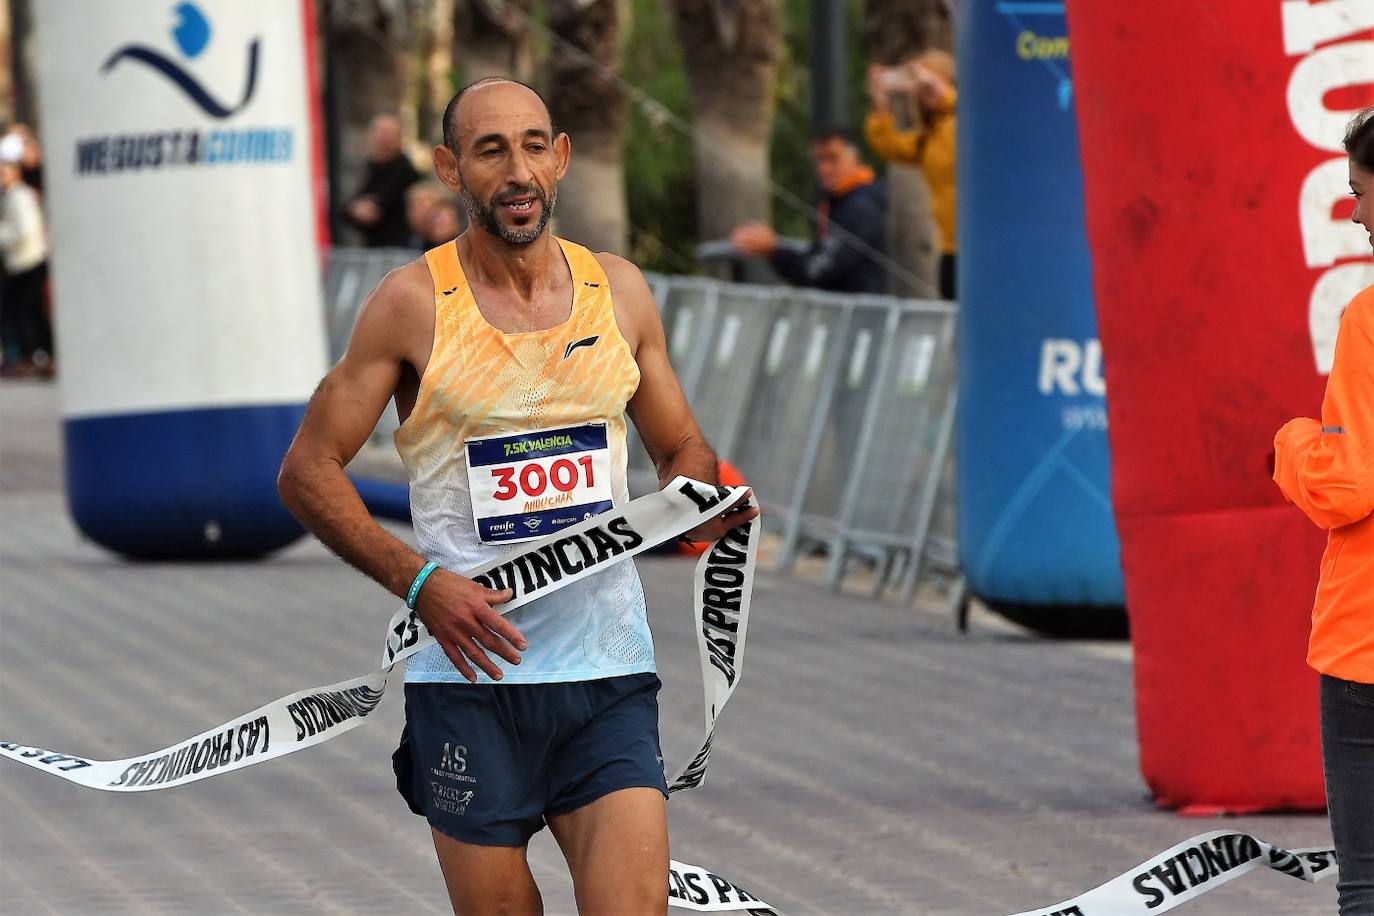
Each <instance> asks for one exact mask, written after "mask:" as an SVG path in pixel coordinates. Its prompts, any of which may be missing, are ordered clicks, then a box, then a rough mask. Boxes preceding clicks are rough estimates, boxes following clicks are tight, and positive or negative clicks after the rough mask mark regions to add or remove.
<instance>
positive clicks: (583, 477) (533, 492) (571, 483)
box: [491, 455, 596, 501]
mask: <svg viewBox="0 0 1374 916" xmlns="http://www.w3.org/2000/svg"><path fill="white" fill-rule="evenodd" d="M491 476H492V477H494V478H495V479H496V492H495V493H494V494H492V495H493V496H495V497H496V499H498V500H502V501H504V500H508V499H515V498H516V497H517V496H528V497H534V496H542V495H544V492H545V491H546V490H548V489H549V488H550V487H552V488H553V490H554V492H556V493H571V492H572V491H573V490H575V489H577V487H578V485H579V484H585V485H586V486H588V487H594V486H596V468H595V466H594V465H593V463H592V456H591V455H580V456H578V458H577V461H576V463H574V462H573V461H572V459H569V458H559V459H558V460H557V461H555V462H554V463H553V464H551V465H549V467H548V470H545V469H544V466H543V465H542V464H527V465H525V466H524V467H523V468H521V469H520V471H519V474H518V476H517V473H516V470H515V468H513V467H509V466H505V467H495V468H492V469H491Z"/></svg>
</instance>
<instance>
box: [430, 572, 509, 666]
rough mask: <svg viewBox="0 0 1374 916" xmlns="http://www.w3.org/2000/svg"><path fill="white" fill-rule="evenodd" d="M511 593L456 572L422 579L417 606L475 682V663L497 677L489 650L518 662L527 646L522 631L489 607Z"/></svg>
mask: <svg viewBox="0 0 1374 916" xmlns="http://www.w3.org/2000/svg"><path fill="white" fill-rule="evenodd" d="M513 595H514V593H513V592H512V591H511V590H510V589H508V588H507V589H502V590H501V591H496V590H494V589H490V588H483V587H482V586H480V585H478V584H477V583H476V582H473V581H472V580H471V579H465V578H463V577H462V576H460V575H458V574H457V573H452V572H449V571H448V570H446V569H436V570H434V572H433V573H431V574H430V577H429V578H428V579H427V580H425V587H424V588H423V589H421V591H420V598H419V600H418V601H416V602H415V611H416V613H417V614H419V616H420V619H421V620H422V621H424V624H425V628H426V629H428V630H429V632H430V635H432V636H433V637H434V638H435V640H437V641H438V643H439V645H440V646H441V647H442V648H443V650H444V654H445V655H447V656H448V657H449V661H451V662H453V665H454V667H455V668H457V669H458V671H459V673H461V674H462V675H463V677H465V678H467V679H468V680H469V681H470V682H473V683H476V681H477V673H476V672H475V671H473V665H476V666H477V667H478V668H481V669H482V670H483V671H484V672H486V674H487V676H488V677H490V678H491V679H492V680H494V681H499V680H501V669H500V668H498V667H496V663H495V662H493V661H492V660H491V659H490V658H489V657H488V656H487V652H493V653H495V654H496V655H499V656H500V657H501V658H503V659H505V660H506V661H508V662H510V663H511V664H512V665H518V664H520V653H521V652H523V651H524V650H525V649H526V648H527V646H528V643H527V642H526V641H525V636H524V634H522V633H521V632H520V631H519V630H517V629H516V628H515V627H514V626H513V625H512V624H511V623H510V621H508V620H506V618H504V617H502V616H501V615H500V614H499V613H497V612H496V611H495V610H494V609H493V607H494V606H495V605H498V604H504V603H505V602H507V601H509V600H510V599H511V597H512V596H513ZM484 650H485V651H484Z"/></svg>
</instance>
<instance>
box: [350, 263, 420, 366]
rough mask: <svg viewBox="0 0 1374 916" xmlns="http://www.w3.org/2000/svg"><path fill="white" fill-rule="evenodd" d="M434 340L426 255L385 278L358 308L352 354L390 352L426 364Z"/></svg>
mask: <svg viewBox="0 0 1374 916" xmlns="http://www.w3.org/2000/svg"><path fill="white" fill-rule="evenodd" d="M433 341H434V283H433V281H432V280H431V279H430V275H429V267H428V265H426V264H425V259H424V258H416V259H415V260H414V261H411V262H410V263H408V264H405V265H403V266H401V267H398V268H396V269H395V270H393V271H391V272H390V273H388V274H387V275H386V276H385V277H383V278H382V281H381V282H380V283H378V284H377V287H376V289H374V290H373V291H372V292H371V293H370V294H369V295H368V297H367V298H366V299H365V300H363V304H362V307H361V308H360V309H359V310H358V318H357V321H355V322H354V325H353V334H352V337H351V338H350V340H349V344H348V349H349V352H350V354H352V353H355V352H358V351H365V352H368V353H372V354H387V355H389V356H394V357H396V358H397V359H399V360H402V361H404V362H408V363H411V364H412V365H417V366H418V367H419V368H423V366H424V363H425V362H426V361H427V359H428V356H429V352H430V349H431V347H432V345H433Z"/></svg>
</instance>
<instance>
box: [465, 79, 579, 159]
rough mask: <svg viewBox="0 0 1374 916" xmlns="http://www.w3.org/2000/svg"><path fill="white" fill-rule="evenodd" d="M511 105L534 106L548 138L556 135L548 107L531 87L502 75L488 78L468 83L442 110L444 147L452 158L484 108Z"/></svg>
mask: <svg viewBox="0 0 1374 916" xmlns="http://www.w3.org/2000/svg"><path fill="white" fill-rule="evenodd" d="M512 103H514V104H522V103H523V104H525V105H530V104H537V105H538V106H539V108H540V109H541V110H542V111H543V120H545V121H547V123H548V129H549V136H550V137H555V136H557V134H558V131H557V130H555V129H554V126H553V116H552V115H550V114H549V105H548V103H547V102H546V101H544V97H543V96H542V95H540V94H539V93H538V92H537V91H536V90H535V89H534V87H533V86H530V85H528V84H526V83H522V82H520V81H519V80H514V79H510V78H508V77H504V76H488V77H485V78H483V79H480V80H477V81H476V82H473V83H469V84H468V85H466V86H464V87H463V88H462V89H459V90H458V92H457V93H456V94H454V96H453V98H451V99H449V103H448V105H447V106H446V107H445V108H444V146H447V147H448V148H449V150H450V151H451V152H452V153H453V155H455V156H457V155H459V153H460V144H461V142H462V138H463V136H464V135H465V134H467V133H468V132H469V131H471V130H472V129H473V128H474V126H475V125H474V124H473V121H474V120H475V116H477V115H480V114H481V113H483V111H484V110H485V109H487V108H488V107H495V108H502V107H505V106H508V105H510V104H512Z"/></svg>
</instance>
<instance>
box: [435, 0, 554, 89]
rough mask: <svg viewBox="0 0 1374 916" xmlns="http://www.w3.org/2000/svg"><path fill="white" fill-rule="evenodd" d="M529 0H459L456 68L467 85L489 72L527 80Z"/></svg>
mask: <svg viewBox="0 0 1374 916" xmlns="http://www.w3.org/2000/svg"><path fill="white" fill-rule="evenodd" d="M529 11H530V0H457V2H456V3H455V4H454V11H453V69H454V70H455V71H456V72H457V73H458V74H459V83H460V84H461V85H467V84H468V83H471V82H475V81H476V80H479V79H482V78H483V77H487V76H505V77H509V78H511V79H517V80H522V81H525V80H528V79H529V78H530V74H531V73H532V72H533V70H534V66H533V54H532V50H531V47H530V29H529V21H530V15H529Z"/></svg>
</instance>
